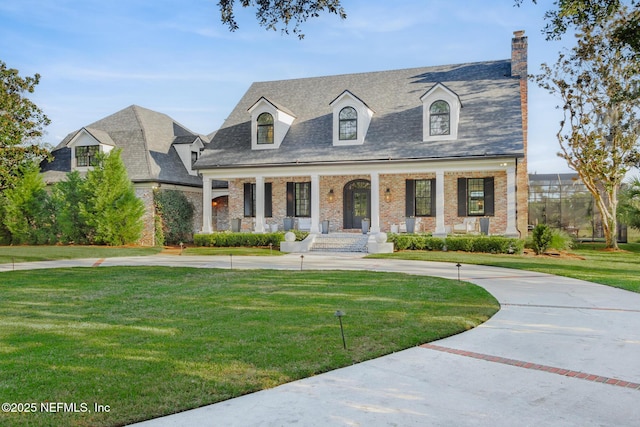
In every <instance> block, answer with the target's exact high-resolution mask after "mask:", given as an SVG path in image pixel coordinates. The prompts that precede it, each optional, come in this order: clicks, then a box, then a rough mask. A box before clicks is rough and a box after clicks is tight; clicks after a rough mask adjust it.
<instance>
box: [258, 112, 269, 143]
mask: <svg viewBox="0 0 640 427" xmlns="http://www.w3.org/2000/svg"><path fill="white" fill-rule="evenodd" d="M257 142H258V144H273V116H272V115H271V114H269V113H262V114H260V115H259V116H258V141H257Z"/></svg>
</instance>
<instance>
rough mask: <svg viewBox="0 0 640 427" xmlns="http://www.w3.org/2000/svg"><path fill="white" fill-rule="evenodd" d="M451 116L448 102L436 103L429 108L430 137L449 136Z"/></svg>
mask: <svg viewBox="0 0 640 427" xmlns="http://www.w3.org/2000/svg"><path fill="white" fill-rule="evenodd" d="M450 125H451V114H450V109H449V104H448V103H447V102H446V101H442V100H440V101H436V102H434V103H433V104H431V107H430V108H429V135H430V136H434V135H449V133H450V130H451V127H450Z"/></svg>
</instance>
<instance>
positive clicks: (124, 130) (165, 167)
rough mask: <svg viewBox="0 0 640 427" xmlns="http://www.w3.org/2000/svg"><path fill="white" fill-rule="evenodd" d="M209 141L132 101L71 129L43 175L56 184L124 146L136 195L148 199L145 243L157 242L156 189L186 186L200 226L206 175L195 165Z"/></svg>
mask: <svg viewBox="0 0 640 427" xmlns="http://www.w3.org/2000/svg"><path fill="white" fill-rule="evenodd" d="M206 142H208V141H207V139H206V137H203V136H200V135H198V134H196V133H193V132H191V131H190V130H189V129H187V128H185V127H184V126H182V125H181V124H179V123H178V122H176V121H175V120H173V119H172V118H170V117H169V116H167V115H165V114H162V113H158V112H155V111H152V110H148V109H146V108H142V107H139V106H137V105H132V106H129V107H127V108H125V109H123V110H121V111H118V112H116V113H114V114H111V115H110V116H108V117H105V118H103V119H101V120H98V121H97V122H95V123H92V124H90V125H87V126H85V127H83V128H81V129H78V130H76V131H74V132H71V133H70V134H68V135H67V136H66V137H65V138H64V139H63V140H62V141H61V142H60V144H58V146H57V147H56V148H54V149H53V151H52V155H53V158H54V159H53V161H52V162H50V163H47V164H44V165H43V167H42V173H43V178H44V180H45V182H46V183H47V184H52V183H55V182H58V181H61V180H64V179H65V177H66V174H67V173H68V172H71V171H74V170H77V171H80V172H81V173H83V174H84V173H86V172H87V171H88V170H89V169H91V168H92V164H93V159H94V157H95V155H96V153H98V152H102V153H108V152H109V151H111V150H112V149H114V148H115V147H118V148H121V149H122V160H123V162H124V165H125V167H126V169H127V172H128V174H129V178H130V179H131V182H132V183H133V186H134V189H135V192H136V195H137V196H138V197H139V198H140V199H141V200H142V201H143V202H144V205H145V210H146V213H145V218H144V223H145V229H144V232H143V237H142V239H141V241H140V243H141V244H144V245H154V244H155V242H154V214H155V209H154V206H153V190H154V189H158V188H162V189H172V190H178V191H182V192H183V193H184V194H185V195H186V196H187V199H188V200H189V201H190V202H191V203H192V204H193V205H194V207H195V214H194V231H195V230H199V229H200V225H201V221H202V220H201V216H202V178H201V177H200V176H199V175H198V173H197V172H196V170H195V169H193V168H192V166H193V164H194V163H195V161H196V160H197V159H198V157H199V156H200V153H201V150H202V149H203V148H204V144H205V143H206Z"/></svg>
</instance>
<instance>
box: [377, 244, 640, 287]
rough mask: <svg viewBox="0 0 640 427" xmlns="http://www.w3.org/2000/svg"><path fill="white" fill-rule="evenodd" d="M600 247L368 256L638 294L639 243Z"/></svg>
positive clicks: (639, 274) (580, 246)
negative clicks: (563, 253) (533, 274)
mask: <svg viewBox="0 0 640 427" xmlns="http://www.w3.org/2000/svg"><path fill="white" fill-rule="evenodd" d="M603 248H604V245H603V244H581V245H578V246H577V247H576V248H575V249H573V250H572V251H571V253H572V254H574V255H576V257H572V258H566V257H553V256H533V255H491V254H477V253H465V252H435V251H433V252H427V251H405V252H396V253H394V254H379V255H370V256H369V257H372V258H389V259H394V258H396V259H412V260H422V261H444V262H456V263H457V262H459V263H461V264H482V265H491V266H495V267H506V268H516V269H521V270H530V271H539V272H543V273H549V274H556V275H558V276H566V277H573V278H576V279H581V280H587V281H589V282H595V283H601V284H603V285H608V286H613V287H616V288H621V289H626V290H628V291H632V292H638V293H640V243H628V244H621V245H620V248H621V249H622V251H619V252H608V251H604V250H603ZM578 257H579V258H578Z"/></svg>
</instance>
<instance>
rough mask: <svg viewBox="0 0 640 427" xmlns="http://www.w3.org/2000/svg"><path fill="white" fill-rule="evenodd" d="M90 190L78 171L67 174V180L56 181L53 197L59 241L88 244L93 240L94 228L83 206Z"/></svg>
mask: <svg viewBox="0 0 640 427" xmlns="http://www.w3.org/2000/svg"><path fill="white" fill-rule="evenodd" d="M89 195H90V192H89V189H88V188H87V186H86V185H85V180H84V178H82V176H80V173H79V172H78V171H73V172H70V173H68V174H67V179H66V180H65V181H60V182H58V183H56V184H55V185H54V187H53V190H52V192H51V199H52V203H53V205H54V209H55V211H56V220H57V228H58V231H59V242H61V243H76V244H86V243H89V242H90V241H92V240H93V235H94V234H95V233H94V232H93V229H92V228H91V227H90V226H89V225H88V224H87V218H86V216H85V215H83V210H82V206H83V205H84V204H85V203H86V202H87V200H88V198H89Z"/></svg>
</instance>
